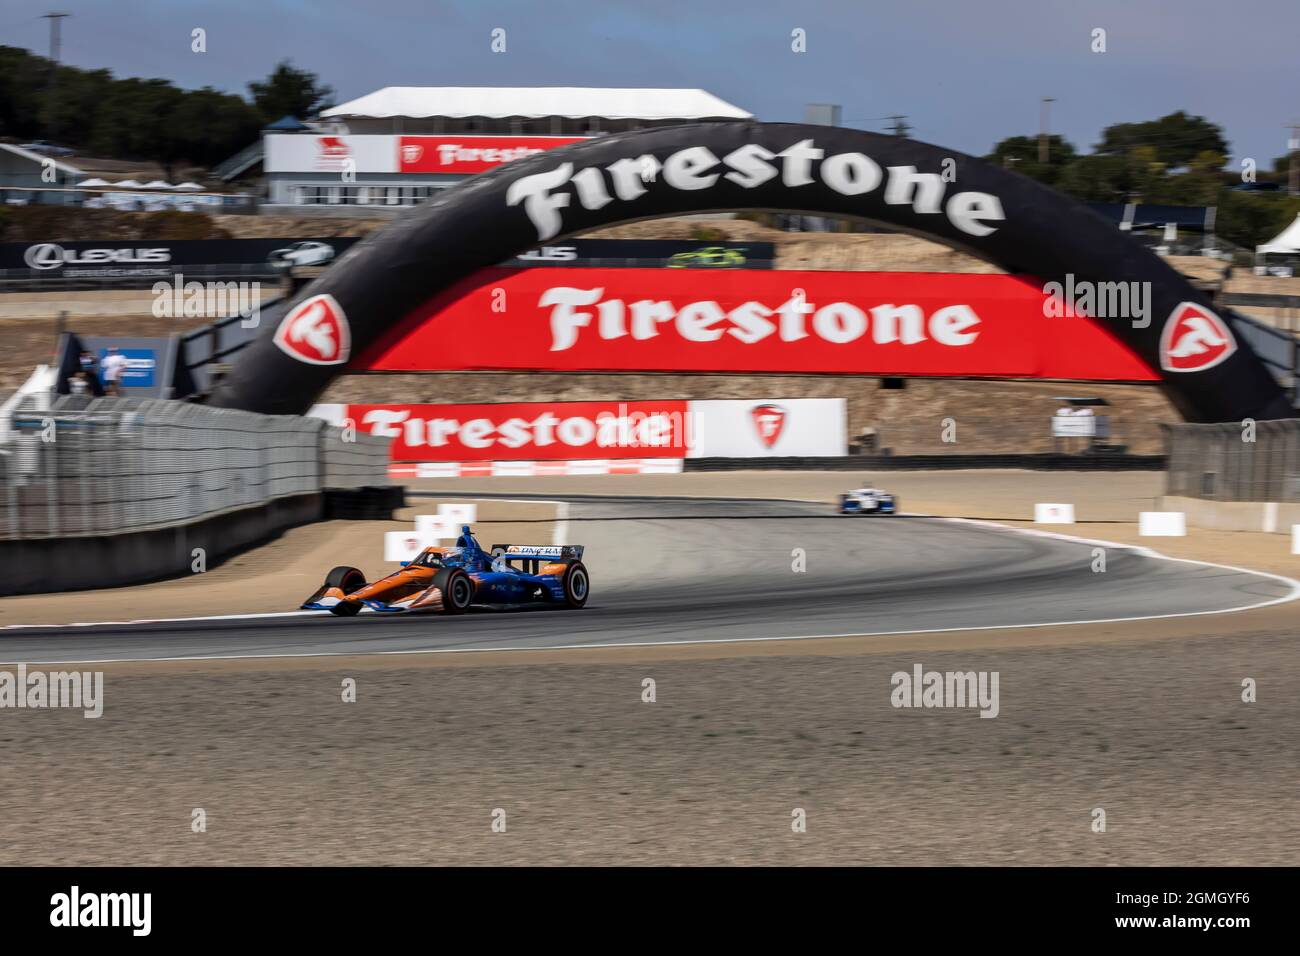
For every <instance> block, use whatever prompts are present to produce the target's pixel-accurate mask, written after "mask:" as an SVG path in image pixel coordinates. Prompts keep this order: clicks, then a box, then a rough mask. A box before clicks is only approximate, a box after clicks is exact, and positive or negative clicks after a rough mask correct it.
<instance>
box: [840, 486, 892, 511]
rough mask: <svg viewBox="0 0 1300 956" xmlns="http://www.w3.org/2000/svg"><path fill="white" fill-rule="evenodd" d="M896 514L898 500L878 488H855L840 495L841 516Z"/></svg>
mask: <svg viewBox="0 0 1300 956" xmlns="http://www.w3.org/2000/svg"><path fill="white" fill-rule="evenodd" d="M897 513H898V499H897V498H895V497H894V496H893V495H891V494H889V493H888V492H886V491H881V490H880V489H879V488H855V489H854V490H853V491H850V492H846V493H845V494H842V495H840V514H842V515H892V514H897Z"/></svg>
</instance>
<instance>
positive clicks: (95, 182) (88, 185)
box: [77, 177, 109, 189]
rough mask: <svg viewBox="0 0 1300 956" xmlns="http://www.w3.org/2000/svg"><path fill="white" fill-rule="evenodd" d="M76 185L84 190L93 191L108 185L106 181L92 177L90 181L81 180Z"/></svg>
mask: <svg viewBox="0 0 1300 956" xmlns="http://www.w3.org/2000/svg"><path fill="white" fill-rule="evenodd" d="M77 185H78V186H79V187H83V188H85V189H95V188H96V187H98V186H107V185H109V182H108V180H107V179H99V178H98V177H92V178H90V179H83V180H82V181H81V182H79V183H77Z"/></svg>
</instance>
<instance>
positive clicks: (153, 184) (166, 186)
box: [144, 179, 176, 189]
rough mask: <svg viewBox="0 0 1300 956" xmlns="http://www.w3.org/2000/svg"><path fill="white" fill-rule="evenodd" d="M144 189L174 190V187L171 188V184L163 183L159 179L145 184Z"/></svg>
mask: <svg viewBox="0 0 1300 956" xmlns="http://www.w3.org/2000/svg"><path fill="white" fill-rule="evenodd" d="M144 188H145V189H175V188H176V187H175V186H173V185H172V184H171V183H168V182H163V180H161V179H155V180H154V181H153V182H151V183H145V184H144Z"/></svg>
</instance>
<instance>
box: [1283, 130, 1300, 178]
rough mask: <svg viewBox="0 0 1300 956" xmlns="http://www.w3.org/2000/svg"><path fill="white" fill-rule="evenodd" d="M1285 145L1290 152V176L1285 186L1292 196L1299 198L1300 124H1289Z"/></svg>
mask: <svg viewBox="0 0 1300 956" xmlns="http://www.w3.org/2000/svg"><path fill="white" fill-rule="evenodd" d="M1286 145H1287V149H1288V150H1289V151H1290V152H1291V175H1290V180H1289V182H1288V184H1287V185H1288V188H1289V191H1290V193H1291V195H1292V196H1300V123H1292V124H1291V138H1290V139H1289V140H1288V141H1287V144H1286Z"/></svg>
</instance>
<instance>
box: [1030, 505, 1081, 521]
mask: <svg viewBox="0 0 1300 956" xmlns="http://www.w3.org/2000/svg"><path fill="white" fill-rule="evenodd" d="M1034 521H1035V522H1037V523H1038V524H1074V505H1070V504H1042V503H1039V504H1036V505H1034Z"/></svg>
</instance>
